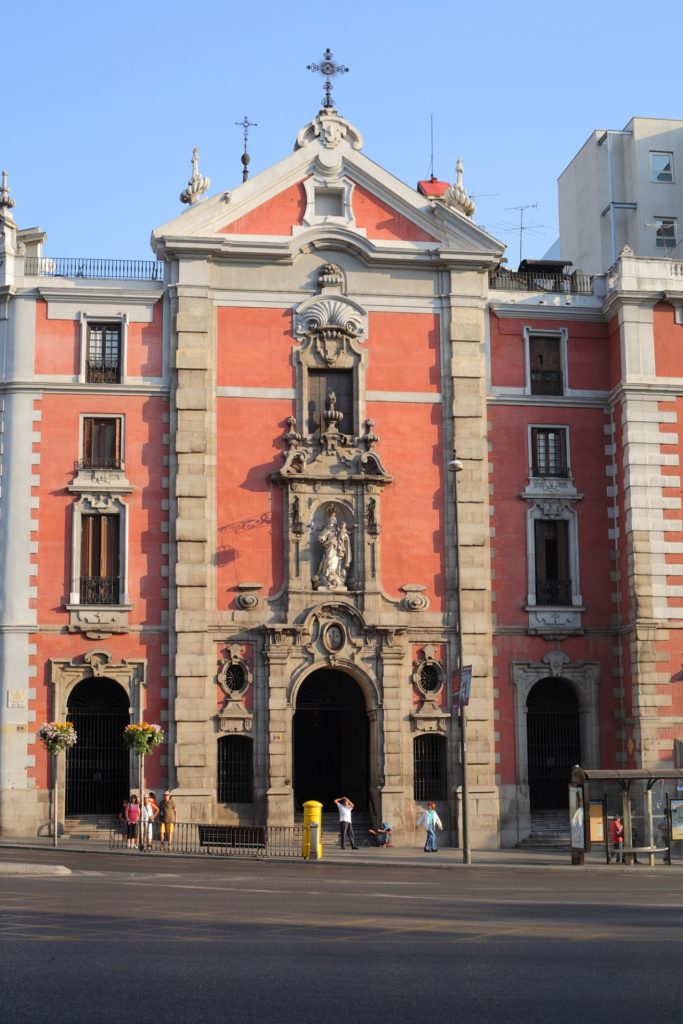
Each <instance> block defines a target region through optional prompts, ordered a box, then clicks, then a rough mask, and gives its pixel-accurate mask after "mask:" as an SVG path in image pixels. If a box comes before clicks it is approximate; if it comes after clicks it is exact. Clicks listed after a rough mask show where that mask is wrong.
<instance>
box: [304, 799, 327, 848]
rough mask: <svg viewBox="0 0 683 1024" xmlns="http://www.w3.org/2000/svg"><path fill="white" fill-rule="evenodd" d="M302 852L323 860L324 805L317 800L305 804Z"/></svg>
mask: <svg viewBox="0 0 683 1024" xmlns="http://www.w3.org/2000/svg"><path fill="white" fill-rule="evenodd" d="M301 854H302V856H303V857H304V858H306V859H310V860H322V855H323V805H322V804H321V803H319V802H318V801H317V800H307V801H306V803H305V804H304V836H303V842H302V847H301Z"/></svg>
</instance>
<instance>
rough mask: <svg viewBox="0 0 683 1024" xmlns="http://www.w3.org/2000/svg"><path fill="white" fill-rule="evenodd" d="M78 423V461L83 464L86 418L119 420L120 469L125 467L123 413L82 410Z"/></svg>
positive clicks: (124, 419)
mask: <svg viewBox="0 0 683 1024" xmlns="http://www.w3.org/2000/svg"><path fill="white" fill-rule="evenodd" d="M78 419H79V424H78V461H79V463H80V464H81V465H83V463H84V461H85V421H86V420H118V421H119V448H120V452H119V461H120V464H121V466H120V468H121V471H123V470H125V468H126V417H125V415H124V414H123V413H116V412H113V413H110V412H82V413H80V415H79V418H78Z"/></svg>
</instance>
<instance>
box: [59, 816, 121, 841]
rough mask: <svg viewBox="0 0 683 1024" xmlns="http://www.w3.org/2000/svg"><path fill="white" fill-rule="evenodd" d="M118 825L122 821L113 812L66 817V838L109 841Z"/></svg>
mask: <svg viewBox="0 0 683 1024" xmlns="http://www.w3.org/2000/svg"><path fill="white" fill-rule="evenodd" d="M118 825H120V822H119V821H118V819H117V818H116V817H115V816H114V815H112V814H83V815H81V816H80V817H79V818H66V819H65V821H64V838H65V839H78V840H79V841H81V842H82V841H83V840H88V839H94V840H97V841H98V842H108V841H109V833H110V831H111V829H112V828H115V827H116V826H118Z"/></svg>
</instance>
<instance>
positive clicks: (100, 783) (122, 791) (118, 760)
mask: <svg viewBox="0 0 683 1024" xmlns="http://www.w3.org/2000/svg"><path fill="white" fill-rule="evenodd" d="M67 719H68V720H69V721H70V722H73V724H74V728H75V730H76V735H77V737H78V740H77V742H76V746H75V747H72V748H71V750H69V751H67V755H66V813H67V814H71V815H81V814H117V813H118V812H119V810H120V809H121V801H122V800H123V798H124V797H125V796H127V795H128V792H129V788H130V782H129V778H128V766H129V754H128V751H127V750H126V748H125V747H124V745H123V730H124V729H125V727H126V726H127V725H128V723H129V722H130V712H129V707H128V696H127V694H126V692H125V690H124V689H123V688H122V687H121V686H119V684H118V683H116V682H114V680H113V679H106V678H105V679H84V680H83V681H82V682H80V683H78V684H77V685H76V686H75V687H74V688H73V690H72V691H71V695H70V697H69V700H68V702H67Z"/></svg>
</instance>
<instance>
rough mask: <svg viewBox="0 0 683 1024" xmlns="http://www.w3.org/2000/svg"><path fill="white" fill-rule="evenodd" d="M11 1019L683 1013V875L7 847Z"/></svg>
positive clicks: (187, 1023) (1, 911) (388, 1023)
mask: <svg viewBox="0 0 683 1024" xmlns="http://www.w3.org/2000/svg"><path fill="white" fill-rule="evenodd" d="M19 859H22V860H24V861H30V862H32V863H36V864H41V863H43V864H54V863H57V862H58V863H60V864H65V865H67V866H68V867H70V868H71V869H72V873H71V874H70V875H66V876H61V877H40V876H35V875H16V876H11V875H7V874H0V1019H1V1020H2V1022H3V1024H4V1022H8V1024H33V1022H38V1021H40V1022H41V1024H51V1022H53V1024H62V1022H66V1021H70V1022H78V1024H80V1022H94V1024H99V1022H102V1024H108V1022H110V1021H111V1022H114V1021H115V1022H117V1024H121V1022H123V1021H126V1020H128V1019H130V1020H131V1021H133V1022H134V1024H147V1022H148V1021H149V1022H151V1021H154V1022H155V1024H157V1022H170V1024H175V1022H179V1024H180V1022H182V1024H195V1022H197V1024H199V1022H203V1024H212V1022H214V1021H221V1022H224V1021H226V1022H227V1021H239V1022H244V1024H257V1022H258V1024H261V1022H266V1021H273V1022H275V1024H290V1022H297V1024H300V1022H310V1024H323V1022H324V1024H328V1022H329V1024H351V1022H354V1024H355V1022H358V1021H370V1022H373V1024H374V1022H376V1024H402V1022H407V1021H422V1020H423V1019H427V1020H429V1021H430V1022H431V1021H432V1020H435V1021H437V1020H438V1021H441V1020H444V1021H457V1022H469V1021H477V1022H483V1024H488V1022H495V1024H505V1022H516V1021H520V1022H525V1024H541V1022H543V1024H548V1022H551V1024H564V1022H567V1024H578V1022H581V1024H584V1022H587V1021H588V1022H593V1021H595V1022H596V1024H597V1022H600V1024H605V1022H607V1024H612V1022H614V1021H615V1019H618V1020H620V1021H621V1020H624V1021H630V1020H634V1021H637V1022H639V1024H640V1022H645V1021H647V1022H649V1021H650V1020H651V1019H656V1020H658V1021H663V1022H665V1021H674V1020H677V1019H678V1017H679V1014H680V1005H681V999H680V994H679V991H678V990H679V989H680V976H681V952H683V945H682V940H683V887H682V886H681V882H680V879H679V877H678V872H675V874H674V873H673V872H672V873H671V875H667V874H666V873H664V872H658V873H648V872H647V871H645V870H643V871H628V870H624V871H614V872H612V871H602V872H599V871H581V870H576V869H569V870H567V869H564V870H563V869H560V870H556V869H539V870H537V871H536V870H524V871H520V870H516V869H515V868H514V867H482V868H476V867H470V868H467V867H462V866H461V867H460V868H459V869H456V868H454V869H452V870H438V869H437V868H436V867H435V868H429V867H427V866H424V867H423V866H421V867H419V868H403V867H391V868H388V867H385V866H382V865H377V866H375V865H370V866H368V865H363V864H354V863H353V862H350V863H337V864H330V863H325V862H322V863H304V862H294V863H276V862H265V863H263V862H252V861H247V860H241V861H229V862H226V861H216V862H207V861H202V862H198V861H181V860H176V859H173V860H171V859H168V860H165V861H164V859H163V858H150V859H149V860H148V859H147V858H144V857H138V856H137V855H133V856H132V857H126V856H120V855H119V856H115V855H101V856H93V855H88V854H73V853H63V852H62V851H59V853H58V854H57V853H48V852H45V853H42V852H37V851H31V852H28V851H27V852H25V853H19V851H16V850H14V851H13V850H0V866H1V865H2V864H3V863H4V862H7V861H12V860H14V861H17V860H19Z"/></svg>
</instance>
